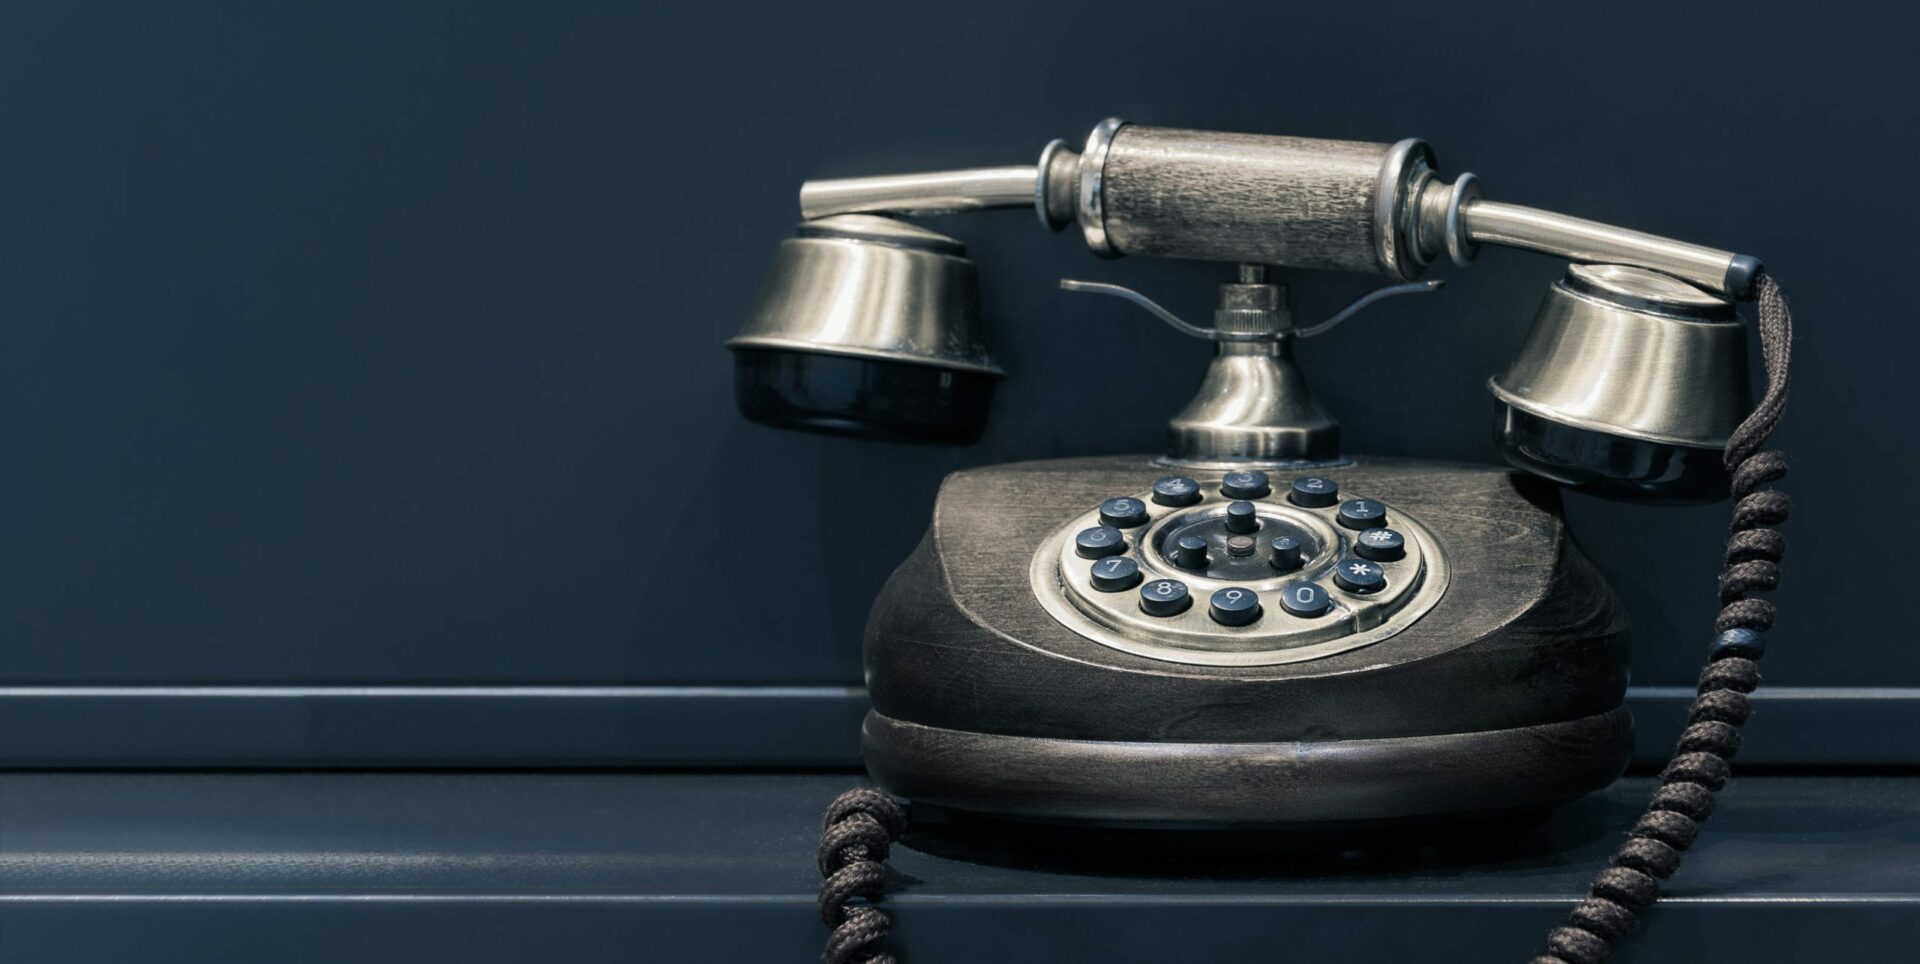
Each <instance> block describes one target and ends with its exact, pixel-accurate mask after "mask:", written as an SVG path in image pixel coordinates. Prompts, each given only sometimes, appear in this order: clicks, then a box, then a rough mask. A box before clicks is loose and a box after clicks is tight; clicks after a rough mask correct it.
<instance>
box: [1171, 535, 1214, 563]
mask: <svg viewBox="0 0 1920 964" xmlns="http://www.w3.org/2000/svg"><path fill="white" fill-rule="evenodd" d="M1173 564H1174V565H1176V566H1179V567H1180V568H1182V569H1205V568H1207V540H1205V539H1202V538H1200V537H1199V536H1181V537H1180V539H1179V541H1177V542H1175V543H1174V544H1173Z"/></svg>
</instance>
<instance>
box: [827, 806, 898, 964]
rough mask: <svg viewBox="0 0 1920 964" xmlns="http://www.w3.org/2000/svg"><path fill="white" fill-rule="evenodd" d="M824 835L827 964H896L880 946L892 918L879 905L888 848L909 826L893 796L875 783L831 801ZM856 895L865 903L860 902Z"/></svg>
mask: <svg viewBox="0 0 1920 964" xmlns="http://www.w3.org/2000/svg"><path fill="white" fill-rule="evenodd" d="M824 824H825V827H824V829H823V831H822V833H821V835H820V876H822V877H825V878H826V880H825V881H824V882H823V883H821V885H820V919H821V920H824V921H826V922H827V926H828V927H831V928H833V933H832V934H829V935H828V936H827V949H826V952H825V953H823V954H821V955H820V957H821V960H824V961H826V962H827V964H896V960H895V958H894V956H893V955H892V954H889V953H887V952H885V951H882V950H878V949H877V948H876V947H875V945H877V944H879V943H880V942H881V941H883V940H886V938H887V931H888V929H889V928H890V927H891V925H892V923H893V922H892V920H891V919H890V918H888V917H887V914H886V912H885V911H882V910H880V909H879V908H877V907H874V906H873V904H872V902H873V901H874V900H877V899H879V897H880V891H881V889H882V887H883V886H884V884H885V882H886V877H887V866H886V863H885V861H886V859H887V851H888V850H890V849H891V848H892V846H893V842H894V841H895V840H897V839H899V837H900V831H901V830H902V829H905V827H906V825H907V813H906V811H905V810H902V809H901V808H900V805H899V804H897V803H895V802H893V798H892V797H889V796H887V795H886V794H885V793H882V792H881V791H879V790H875V789H873V788H871V787H861V788H860V789H858V790H848V791H847V792H845V793H843V794H841V795H839V796H838V797H835V798H834V800H833V803H831V804H829V805H828V806H827V814H826V819H825V821H824ZM855 898H861V899H862V900H863V901H864V902H862V903H855V902H854V899H855Z"/></svg>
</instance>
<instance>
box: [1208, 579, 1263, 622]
mask: <svg viewBox="0 0 1920 964" xmlns="http://www.w3.org/2000/svg"><path fill="white" fill-rule="evenodd" d="M1207 615H1209V616H1212V617H1213V621H1214V622H1216V623H1219V624H1220V625H1222V626H1245V625H1247V624H1248V623H1251V622H1253V621H1254V620H1256V619H1259V618H1260V597H1259V596H1256V595H1254V594H1253V593H1252V592H1251V591H1249V590H1246V589H1238V588H1233V587H1228V588H1226V589H1220V590H1216V591H1215V592H1214V594H1213V599H1212V601H1211V603H1210V604H1209V605H1208V606H1207Z"/></svg>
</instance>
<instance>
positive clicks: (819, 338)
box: [727, 214, 1005, 444]
mask: <svg viewBox="0 0 1920 964" xmlns="http://www.w3.org/2000/svg"><path fill="white" fill-rule="evenodd" d="M983 334H984V333H983V331H982V326H981V322H980V285H979V281H978V279H977V277H976V273H975V271H974V266H973V262H972V261H969V260H967V258H966V247H965V246H964V245H962V244H961V243H960V242H959V241H956V240H954V239H953V238H949V237H947V236H945V235H942V234H938V233H935V232H933V231H929V230H926V229H925V228H921V227H917V226H914V225H911V224H907V223H905V222H903V221H898V220H894V219H892V218H883V217H874V216H871V215H862V214H847V215H839V216H836V217H827V218H821V219H819V220H815V221H808V222H805V223H803V224H801V225H800V229H799V232H798V233H797V235H796V236H795V237H793V238H790V239H788V240H786V241H784V242H782V243H781V245H780V250H779V252H778V253H777V254H776V255H775V256H774V263H773V268H772V271H771V273H770V275H769V277H768V280H767V284H766V287H765V288H764V289H763V291H762V293H761V296H760V302H759V305H758V307H756V308H755V310H754V313H753V316H752V318H751V319H750V320H749V321H748V322H747V325H746V327H745V328H744V329H742V330H741V332H740V334H739V335H738V336H736V337H735V338H733V339H732V340H731V341H728V342H727V347H728V348H730V349H732V350H733V353H734V397H735V401H736V403H737V404H738V406H739V408H740V412H741V414H743V415H745V416H746V417H747V418H749V419H752V420H753V421H756V422H760V423H762V424H766V425H772V426H775V427H778V428H791V429H800V430H803V431H812V432H826V433H831V434H836V435H856V436H863V437H869V438H885V439H894V440H901V441H915V442H934V443H945V444H966V443H969V442H972V441H974V440H975V439H977V438H979V437H980V432H981V430H982V429H983V428H984V427H985V426H986V421H987V411H988V407H989V404H990V402H991V400H992V396H993V385H994V382H997V381H999V380H1000V379H1001V378H1003V377H1005V373H1004V372H1002V371H1001V370H1000V368H999V366H997V365H995V364H993V362H992V361H991V360H989V359H988V358H987V352H986V345H985V343H984V338H983Z"/></svg>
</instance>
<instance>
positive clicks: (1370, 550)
mask: <svg viewBox="0 0 1920 964" xmlns="http://www.w3.org/2000/svg"><path fill="white" fill-rule="evenodd" d="M1353 551H1354V553H1355V554H1356V555H1358V556H1359V557H1360V558H1362V559H1372V560H1373V561H1374V562H1392V561H1394V560H1395V559H1401V558H1405V557H1406V554H1407V538H1406V537H1405V536H1403V535H1401V534H1400V533H1398V532H1395V531H1393V530H1392V529H1368V530H1367V531H1365V532H1362V533H1360V534H1359V535H1357V536H1354V537H1353Z"/></svg>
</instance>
